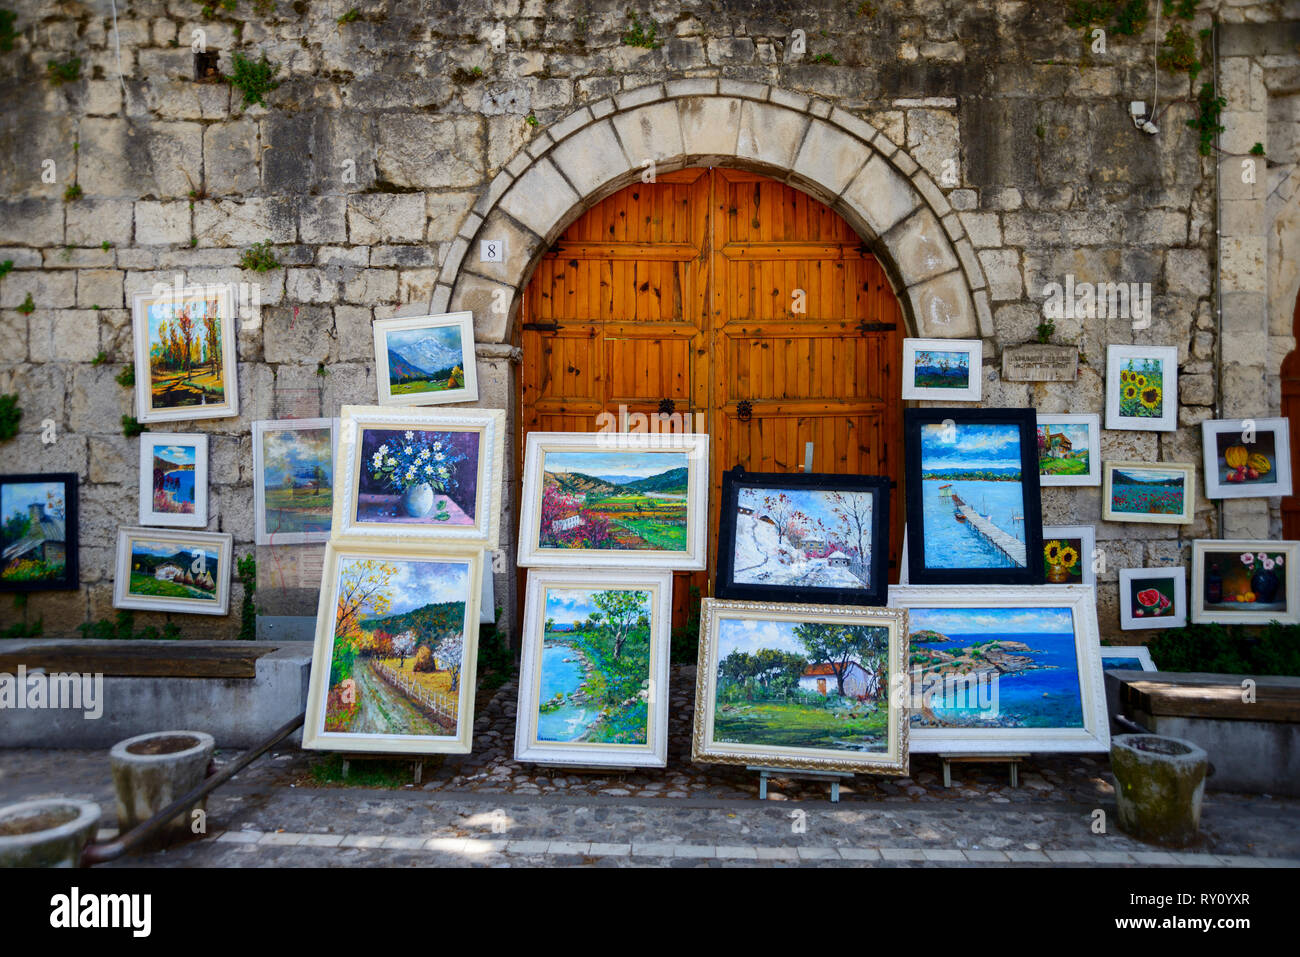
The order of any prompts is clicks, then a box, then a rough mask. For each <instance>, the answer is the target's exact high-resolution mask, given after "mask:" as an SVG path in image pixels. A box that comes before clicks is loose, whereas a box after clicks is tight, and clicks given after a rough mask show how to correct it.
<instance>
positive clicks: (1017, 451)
mask: <svg viewBox="0 0 1300 957" xmlns="http://www.w3.org/2000/svg"><path fill="white" fill-rule="evenodd" d="M904 423H905V430H904V436H905V441H906V443H907V451H906V460H907V463H908V465H907V467H908V476H907V488H908V502H907V505H908V520H907V524H908V529H909V530H910V531H911V532H912V535H911V536H910V537H909V539H908V549H909V551H908V576H909V580H910V581H913V582H916V583H920V584H927V583H929V584H935V583H940V582H943V583H950V584H955V583H962V582H968V583H974V582H987V583H995V582H997V583H1003V584H1014V583H1025V584H1028V583H1031V582H1036V581H1038V580H1039V576H1040V574H1041V569H1042V561H1043V556H1042V516H1041V512H1040V508H1039V493H1038V468H1037V448H1036V442H1035V436H1036V432H1037V423H1036V421H1035V415H1034V412H1033V410H1032V409H982V410H965V409H908V410H906V411H905V413H904Z"/></svg>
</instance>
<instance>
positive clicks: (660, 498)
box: [519, 432, 709, 571]
mask: <svg viewBox="0 0 1300 957" xmlns="http://www.w3.org/2000/svg"><path fill="white" fill-rule="evenodd" d="M708 450H709V437H708V436H707V435H699V434H664V433H659V434H655V433H586V432H533V433H530V434H529V436H528V439H527V443H526V447H525V455H524V482H523V502H522V505H521V508H520V520H519V564H520V565H522V566H525V567H528V566H548V565H549V566H558V565H571V566H586V565H592V564H619V565H634V566H637V567H641V568H674V569H678V570H682V571H686V570H699V569H702V568H704V566H705V561H706V558H707V548H706V542H705V524H706V521H705V519H706V515H707V508H708V488H709V485H708V469H709V459H708Z"/></svg>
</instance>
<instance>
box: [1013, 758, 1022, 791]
mask: <svg viewBox="0 0 1300 957" xmlns="http://www.w3.org/2000/svg"><path fill="white" fill-rule="evenodd" d="M1011 786H1012V787H1013V788H1018V787H1020V764H1019V762H1017V761H1012V762H1011Z"/></svg>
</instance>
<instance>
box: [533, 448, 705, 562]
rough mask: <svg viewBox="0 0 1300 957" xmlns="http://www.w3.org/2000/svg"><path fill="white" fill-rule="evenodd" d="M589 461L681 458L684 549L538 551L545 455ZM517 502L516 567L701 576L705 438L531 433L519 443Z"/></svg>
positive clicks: (542, 549) (553, 549)
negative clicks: (629, 568)
mask: <svg viewBox="0 0 1300 957" xmlns="http://www.w3.org/2000/svg"><path fill="white" fill-rule="evenodd" d="M566 452H567V453H572V452H582V453H590V454H593V455H597V454H600V455H611V454H613V455H617V454H620V453H623V454H635V455H643V454H646V453H661V452H662V453H673V454H678V455H680V454H685V455H686V457H687V466H686V467H687V469H688V474H687V491H686V541H685V544H686V547H685V549H684V550H682V551H680V552H679V551H676V550H669V549H615V548H609V549H600V548H551V547H542V546H541V544H540V539H541V526H540V522H541V512H542V496H543V479H542V473H543V471H544V463H545V458H546V456H547V455H549V454H551V453H566ZM523 476H524V477H523V501H522V503H521V507H520V517H519V558H518V563H519V565H520V566H521V567H524V568H530V567H538V568H540V567H550V568H556V567H565V566H568V567H585V566H590V565H594V564H619V565H633V566H636V567H638V568H671V569H674V570H675V571H702V570H703V569H704V568H705V566H706V563H707V560H708V541H707V536H706V531H707V529H706V525H707V524H708V501H709V499H708V496H709V437H708V435H706V434H704V433H702V432H695V433H648V432H617V433H614V432H531V433H529V435H528V438H527V441H526V442H525V450H524V473H523Z"/></svg>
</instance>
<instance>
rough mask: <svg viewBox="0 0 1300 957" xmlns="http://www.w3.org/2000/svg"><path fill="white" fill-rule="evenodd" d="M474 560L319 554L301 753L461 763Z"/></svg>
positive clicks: (473, 639) (466, 745) (472, 634)
mask: <svg viewBox="0 0 1300 957" xmlns="http://www.w3.org/2000/svg"><path fill="white" fill-rule="evenodd" d="M482 573H483V553H482V551H468V550H450V551H440V550H437V549H433V548H427V547H425V548H412V547H410V546H405V545H396V544H384V545H378V546H366V545H346V544H339V543H336V542H330V544H329V545H327V546H326V550H325V568H324V575H323V577H322V580H321V592H320V606H319V610H318V613H317V617H316V646H315V650H314V653H313V655H312V666H311V684H310V689H309V692H308V697H307V720H306V723H305V724H304V726H303V747H305V748H316V749H321V750H335V751H380V752H399V753H411V754H432V753H454V754H465V753H468V752H469V750H470V748H471V746H472V742H473V725H474V680H475V665H476V662H477V660H478V628H479V623H478V615H479V610H478V602H479V594H480V580H479V579H480V576H481V575H482Z"/></svg>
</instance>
